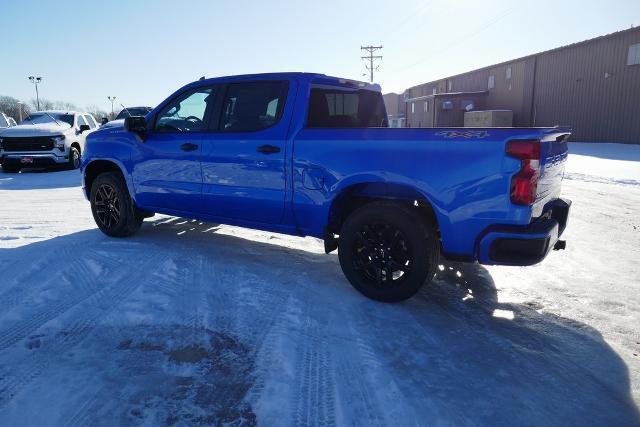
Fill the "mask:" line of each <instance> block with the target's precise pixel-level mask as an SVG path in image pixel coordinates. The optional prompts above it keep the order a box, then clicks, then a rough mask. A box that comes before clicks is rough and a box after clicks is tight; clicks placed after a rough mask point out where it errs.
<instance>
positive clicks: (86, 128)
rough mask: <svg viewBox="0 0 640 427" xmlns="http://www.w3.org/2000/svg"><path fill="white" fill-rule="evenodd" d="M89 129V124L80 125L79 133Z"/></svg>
mask: <svg viewBox="0 0 640 427" xmlns="http://www.w3.org/2000/svg"><path fill="white" fill-rule="evenodd" d="M89 129H91V128H90V127H89V125H80V133H82V132H85V131H87V130H89Z"/></svg>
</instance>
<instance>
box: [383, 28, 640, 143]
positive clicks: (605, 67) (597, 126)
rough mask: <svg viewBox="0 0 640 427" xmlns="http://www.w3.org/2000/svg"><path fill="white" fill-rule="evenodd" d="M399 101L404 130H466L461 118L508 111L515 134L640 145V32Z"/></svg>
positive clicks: (412, 92) (433, 85) (413, 91)
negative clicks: (546, 129) (556, 132)
mask: <svg viewBox="0 0 640 427" xmlns="http://www.w3.org/2000/svg"><path fill="white" fill-rule="evenodd" d="M404 98H405V102H406V126H407V127H436V126H463V123H464V121H463V118H464V113H465V112H466V111H472V110H511V111H513V125H514V126H518V127H527V126H554V125H567V126H571V127H572V128H573V132H574V133H573V137H572V139H573V140H574V141H578V140H579V141H610V142H626V143H640V27H638V28H631V29H629V30H625V31H619V32H617V33H613V34H609V35H606V36H602V37H598V38H595V39H591V40H586V41H583V42H580V43H576V44H572V45H569V46H564V47H560V48H557V49H553V50H549V51H546V52H542V53H538V54H534V55H530V56H526V57H524V58H519V59H515V60H512V61H507V62H503V63H501V64H496V65H491V66H489V67H485V68H481V69H479V70H475V71H470V72H467V73H464V74H459V75H456V76H452V77H447V78H444V79H441V80H437V81H433V82H430V83H425V84H421V85H419V86H414V87H412V88H410V89H408V90H407V91H405V93H404ZM394 111H397V107H395V108H394Z"/></svg>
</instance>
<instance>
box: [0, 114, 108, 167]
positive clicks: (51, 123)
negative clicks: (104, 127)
mask: <svg viewBox="0 0 640 427" xmlns="http://www.w3.org/2000/svg"><path fill="white" fill-rule="evenodd" d="M97 128H98V124H97V122H96V120H95V118H94V117H93V116H92V115H91V114H89V113H80V112H77V111H38V112H36V113H32V114H31V115H29V116H28V117H27V118H26V119H24V120H23V121H22V123H20V124H19V125H18V126H14V127H10V128H7V129H2V130H0V160H1V163H2V171H3V172H5V173H16V172H19V171H20V169H22V168H40V167H51V166H60V165H62V166H67V167H68V168H69V169H77V168H78V167H79V166H80V155H81V153H82V151H83V150H84V141H85V138H86V136H87V135H88V134H89V133H91V132H92V131H93V130H95V129H97Z"/></svg>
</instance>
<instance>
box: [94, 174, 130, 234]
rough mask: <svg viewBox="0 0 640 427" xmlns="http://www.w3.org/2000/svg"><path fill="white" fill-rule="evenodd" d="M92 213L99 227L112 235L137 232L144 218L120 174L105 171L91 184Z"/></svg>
mask: <svg viewBox="0 0 640 427" xmlns="http://www.w3.org/2000/svg"><path fill="white" fill-rule="evenodd" d="M90 200H91V213H92V214H93V219H94V220H95V222H96V224H97V225H98V228H100V230H101V231H102V232H103V233H104V234H106V235H108V236H111V237H127V236H131V235H133V234H135V232H136V231H138V230H139V229H140V226H141V225H142V221H143V218H142V217H141V216H139V215H137V214H136V208H135V206H134V204H133V200H132V199H131V196H130V195H129V191H128V190H127V186H126V184H125V183H124V181H123V179H122V177H121V176H120V174H118V173H115V172H105V173H102V174H100V175H98V177H97V178H96V179H95V180H94V181H93V184H92V185H91V197H90Z"/></svg>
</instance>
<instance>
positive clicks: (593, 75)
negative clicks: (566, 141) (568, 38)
mask: <svg viewBox="0 0 640 427" xmlns="http://www.w3.org/2000/svg"><path fill="white" fill-rule="evenodd" d="M634 43H640V28H637V29H635V31H626V32H624V33H617V34H615V35H613V36H611V37H607V38H601V39H596V40H593V41H592V42H589V43H584V44H579V45H575V46H571V47H569V48H566V49H561V50H556V51H551V52H547V53H542V54H540V55H538V57H537V67H536V79H535V89H534V91H535V94H534V101H533V106H534V112H533V120H534V123H533V124H534V125H535V126H551V125H555V124H561V125H569V126H572V127H573V137H572V139H573V140H574V141H576V140H581V141H618V142H635V143H640V65H627V55H628V52H629V46H630V45H632V44H634Z"/></svg>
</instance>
